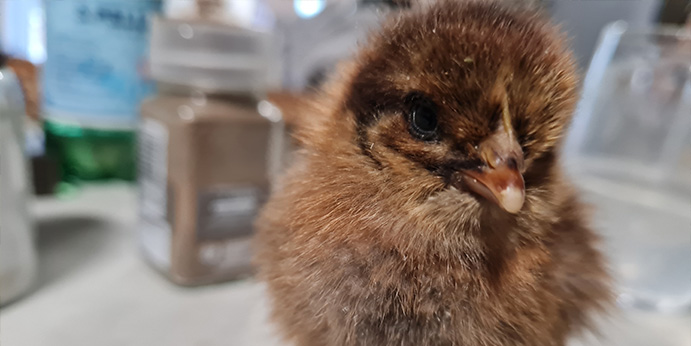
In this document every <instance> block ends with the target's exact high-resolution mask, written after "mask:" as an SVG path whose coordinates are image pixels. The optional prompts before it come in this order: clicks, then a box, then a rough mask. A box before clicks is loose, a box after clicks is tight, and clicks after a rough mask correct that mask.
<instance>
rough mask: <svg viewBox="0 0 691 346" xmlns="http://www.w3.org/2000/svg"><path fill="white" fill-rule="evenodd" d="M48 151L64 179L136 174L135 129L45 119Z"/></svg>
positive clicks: (119, 176)
mask: <svg viewBox="0 0 691 346" xmlns="http://www.w3.org/2000/svg"><path fill="white" fill-rule="evenodd" d="M45 131H46V147H47V148H48V153H49V155H51V156H54V157H56V158H58V159H59V160H60V163H61V169H62V172H63V180H65V181H70V182H75V181H79V180H87V181H88V180H105V179H121V180H128V181H133V180H134V179H135V177H136V138H135V133H134V131H127V130H100V129H89V128H82V127H79V126H74V125H66V124H61V123H58V122H55V121H50V120H47V121H46V122H45Z"/></svg>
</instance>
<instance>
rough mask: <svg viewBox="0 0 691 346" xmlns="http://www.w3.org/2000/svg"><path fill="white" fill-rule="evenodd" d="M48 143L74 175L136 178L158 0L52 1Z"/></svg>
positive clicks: (48, 7)
mask: <svg viewBox="0 0 691 346" xmlns="http://www.w3.org/2000/svg"><path fill="white" fill-rule="evenodd" d="M45 4H46V11H45V13H46V29H47V30H46V52H47V60H46V63H45V66H44V71H43V72H44V73H43V85H42V86H43V106H44V112H43V117H44V119H45V129H46V144H47V147H48V150H49V152H50V153H51V154H53V155H55V156H57V157H58V158H59V159H60V160H61V163H62V170H63V177H65V178H66V179H68V180H71V179H81V180H97V179H109V178H116V179H126V180H133V179H134V176H135V171H136V165H135V161H136V158H135V152H136V150H135V129H136V125H137V121H138V107H139V103H140V101H141V100H142V99H143V98H144V97H145V96H147V95H150V94H151V93H152V92H153V83H151V82H147V81H146V80H145V75H146V57H147V38H148V31H149V17H150V15H151V14H152V13H156V12H159V11H160V10H161V7H162V3H161V1H160V0H126V1H111V0H90V1H77V0H47V1H46V2H45Z"/></svg>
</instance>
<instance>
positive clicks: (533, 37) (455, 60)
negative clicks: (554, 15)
mask: <svg viewBox="0 0 691 346" xmlns="http://www.w3.org/2000/svg"><path fill="white" fill-rule="evenodd" d="M562 41H563V37H562V36H560V35H559V34H558V32H557V31H556V30H555V29H554V28H553V27H552V26H550V25H549V24H548V22H547V21H545V20H544V19H543V18H541V17H540V16H539V15H536V14H534V13H529V12H520V11H516V10H508V9H505V8H503V7H501V6H498V5H494V6H487V5H483V4H479V3H478V4H473V3H470V4H459V5H454V4H452V3H446V4H444V6H437V7H433V8H431V9H429V10H428V11H427V12H424V13H421V14H420V13H418V14H411V15H408V16H407V17H403V18H400V19H398V20H396V21H393V22H391V23H389V24H388V25H385V27H384V29H383V30H382V31H381V32H380V33H379V34H378V35H377V36H375V37H374V38H373V39H372V40H371V42H370V43H369V45H368V46H367V47H365V48H364V49H363V51H362V52H361V54H360V55H359V56H358V58H357V59H356V61H355V64H354V65H353V68H352V71H351V73H350V80H349V83H347V85H348V86H347V87H346V88H345V90H344V92H343V100H342V102H341V104H342V105H343V108H344V109H343V111H342V112H341V116H343V117H347V118H351V119H349V120H352V121H351V123H353V124H354V127H355V129H354V131H355V132H356V140H357V142H358V145H359V147H360V148H361V153H362V154H363V155H366V156H367V157H368V158H369V159H370V160H371V161H372V162H374V163H375V164H376V165H377V166H378V167H379V168H380V169H381V171H382V172H383V173H385V174H389V175H391V177H390V178H391V179H390V181H392V182H396V181H415V182H416V185H417V186H419V188H420V189H422V190H424V191H422V190H421V191H418V192H421V193H422V195H424V196H426V197H429V196H431V195H433V194H434V192H438V191H442V190H445V189H453V190H458V191H455V192H456V193H459V192H460V193H461V194H470V195H473V196H475V197H480V198H482V199H483V200H486V201H489V202H492V204H495V205H497V206H499V207H500V208H501V209H503V210H504V211H506V212H508V213H518V212H519V211H520V210H521V208H522V207H523V202H524V198H525V196H524V193H525V192H524V191H525V188H526V186H525V184H526V183H527V184H532V183H539V182H540V181H541V179H538V178H539V176H541V175H544V174H543V173H545V170H546V169H547V168H546V166H545V165H542V164H539V163H538V162H539V161H541V159H542V161H544V160H550V159H552V158H553V156H554V152H555V150H556V149H558V147H559V143H560V139H561V138H562V135H563V133H564V130H565V127H566V125H567V124H568V122H569V119H570V115H571V112H572V110H573V106H574V103H575V99H576V92H575V87H576V78H575V71H574V64H573V61H572V59H571V57H570V55H569V54H568V52H567V51H566V50H565V49H564V47H562V45H561V42H562ZM535 170H539V172H534V171H535ZM524 176H525V181H524ZM531 176H535V177H534V178H535V179H531ZM533 180H535V181H533Z"/></svg>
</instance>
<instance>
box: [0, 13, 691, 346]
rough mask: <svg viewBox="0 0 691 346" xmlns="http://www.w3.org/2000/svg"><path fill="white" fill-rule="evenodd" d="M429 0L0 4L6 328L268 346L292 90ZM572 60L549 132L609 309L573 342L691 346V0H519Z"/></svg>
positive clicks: (65, 336)
mask: <svg viewBox="0 0 691 346" xmlns="http://www.w3.org/2000/svg"><path fill="white" fill-rule="evenodd" d="M432 1H433V0H418V1H415V0H411V1H405V0H403V1H401V0H398V1H394V0H391V1H385V0H119V1H115V0H0V52H1V55H0V66H1V68H2V69H1V70H0V239H1V241H0V305H1V306H2V307H1V308H0V329H1V330H2V333H0V342H1V343H2V345H3V346H4V345H7V346H15V345H17V346H39V345H40V346H43V345H51V346H52V345H56V346H62V345H65V346H80V345H89V346H91V345H119V346H121V345H172V346H176V345H208V346H210V345H257V346H262V345H280V343H277V342H276V340H275V335H274V334H273V332H272V330H271V327H270V326H269V325H268V324H267V322H266V320H265V317H266V316H265V315H266V305H265V301H264V296H263V293H262V286H261V285H260V284H258V283H257V282H256V281H254V280H253V279H252V272H253V271H252V267H251V263H250V258H251V248H250V240H251V236H252V221H253V219H254V217H255V215H256V212H257V210H258V209H259V208H260V207H261V205H262V203H263V202H264V201H265V200H266V198H267V196H268V194H269V193H270V191H271V189H272V186H273V183H274V177H275V176H276V174H278V173H280V172H281V171H282V169H283V167H284V166H285V165H286V164H287V163H289V162H290V155H291V152H292V151H293V150H295V149H296V148H297V147H298V146H299V144H298V143H296V142H295V141H294V140H293V139H292V137H291V132H292V130H293V129H294V128H295V127H296V126H299V124H300V121H302V120H304V119H301V112H300V109H301V107H302V106H303V105H304V104H305V102H306V100H308V99H309V98H311V97H313V95H314V92H315V90H318V89H319V88H320V87H321V86H322V84H323V83H324V81H325V80H326V79H327V78H328V77H329V75H330V74H332V73H333V72H334V70H335V67H336V65H337V64H338V62H340V61H342V60H345V59H348V57H350V56H351V55H352V54H353V53H354V52H355V51H356V49H357V47H358V44H360V43H363V42H364V40H365V39H366V37H367V33H368V32H369V31H370V30H374V29H376V28H377V26H378V25H379V23H380V22H381V20H382V19H383V18H385V17H386V16H387V15H388V14H390V13H394V12H398V11H410V10H415V8H416V7H418V6H424V4H426V3H428V2H432ZM526 2H527V3H529V4H530V5H531V6H536V7H541V8H542V9H543V11H545V12H546V13H548V14H549V15H550V16H551V17H552V18H553V20H554V21H555V22H557V23H559V24H560V25H561V28H562V29H563V30H564V31H565V32H566V33H567V34H568V36H569V37H570V45H571V47H572V48H573V50H574V53H575V56H576V58H577V61H578V65H579V68H580V71H581V73H582V76H583V84H582V92H581V96H582V98H581V100H580V103H579V106H578V110H577V112H576V115H575V118H574V121H573V124H572V128H571V131H570V133H569V134H568V138H567V142H566V143H567V145H566V147H565V148H564V154H565V164H566V165H567V168H568V172H569V174H570V175H571V176H572V177H573V178H574V180H575V181H576V182H577V185H578V187H579V188H580V189H581V190H582V191H583V194H584V197H585V199H586V200H587V201H588V202H589V203H591V204H592V205H593V206H594V208H593V209H594V212H593V213H594V218H595V219H594V223H595V226H596V227H597V229H598V231H600V232H601V234H602V236H603V239H604V244H603V248H604V252H605V253H606V255H607V256H608V257H609V258H610V262H611V271H612V273H613V275H614V277H615V280H616V287H617V292H618V301H617V304H618V309H617V310H616V311H614V312H613V313H612V314H611V316H608V317H607V318H603V319H602V320H601V321H599V323H600V324H601V325H600V328H601V334H602V335H586V336H584V337H581V338H579V339H576V340H573V341H572V345H622V346H624V345H626V346H639V345H640V346H648V345H655V346H667V345H669V346H688V345H691V15H690V12H691V1H689V0H627V1H622V0H593V1H575V0H526Z"/></svg>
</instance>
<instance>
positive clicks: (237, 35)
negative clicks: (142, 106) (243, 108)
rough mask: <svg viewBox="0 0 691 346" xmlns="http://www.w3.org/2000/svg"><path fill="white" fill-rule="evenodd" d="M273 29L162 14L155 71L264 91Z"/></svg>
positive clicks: (200, 84) (168, 78)
mask: <svg viewBox="0 0 691 346" xmlns="http://www.w3.org/2000/svg"><path fill="white" fill-rule="evenodd" d="M271 43H272V41H271V35H270V34H269V33H267V32H262V31H256V30H252V29H249V28H245V27H240V26H234V25H230V24H223V23H217V22H207V21H202V20H179V19H166V18H163V17H160V16H156V17H154V19H153V25H152V29H151V51H150V68H151V75H152V77H153V78H154V79H155V80H157V81H159V82H164V83H169V84H174V85H182V86H189V87H193V88H197V89H200V90H202V91H206V92H242V93H246V92H250V93H261V92H263V91H264V89H266V86H267V78H268V72H267V71H268V70H269V66H268V64H269V63H270V61H271V52H272V49H271Z"/></svg>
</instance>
